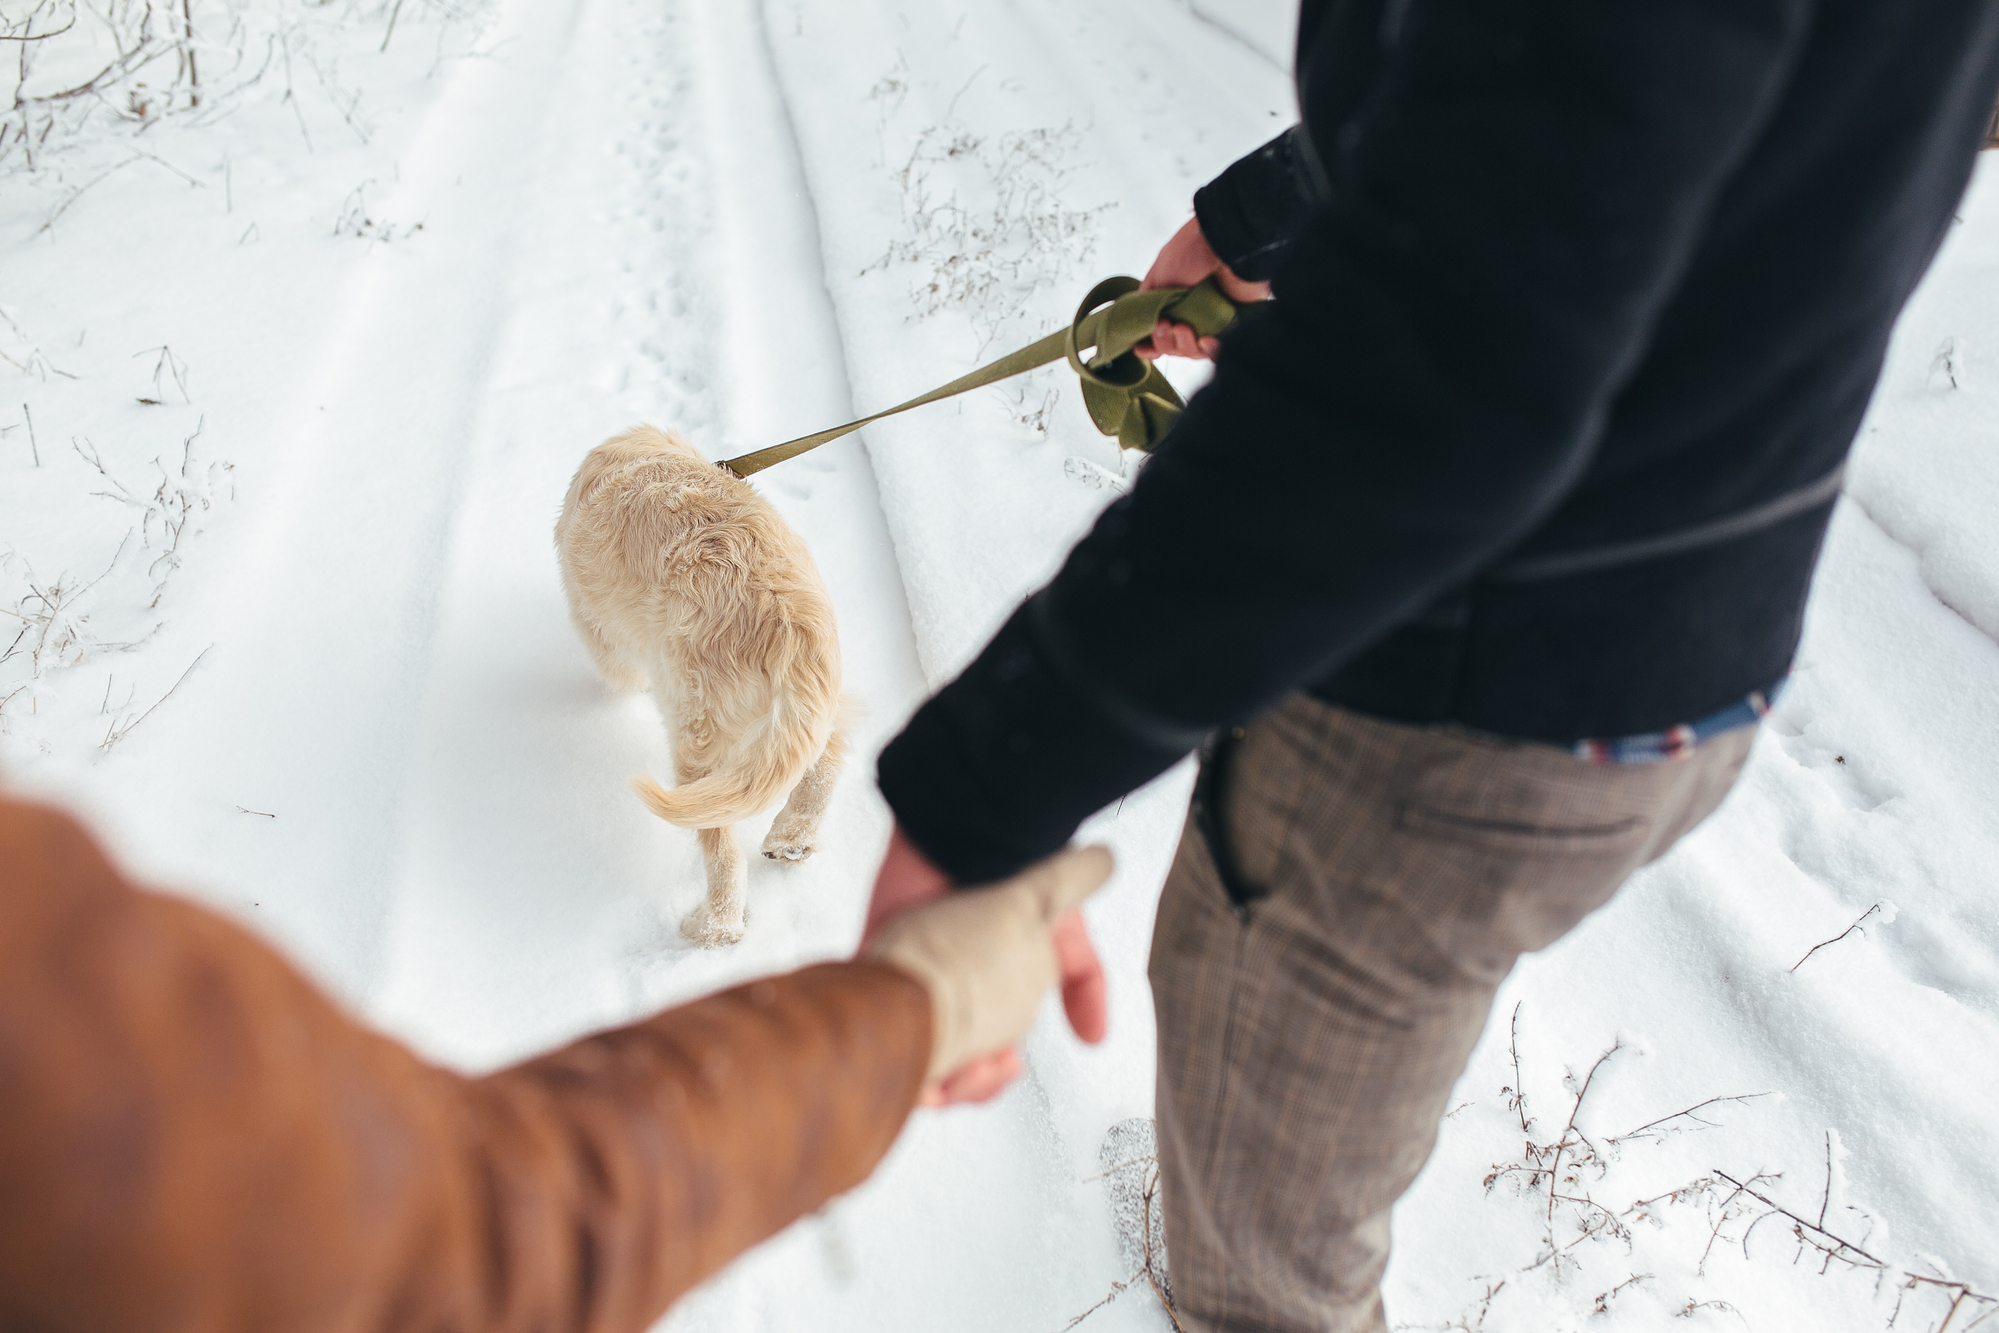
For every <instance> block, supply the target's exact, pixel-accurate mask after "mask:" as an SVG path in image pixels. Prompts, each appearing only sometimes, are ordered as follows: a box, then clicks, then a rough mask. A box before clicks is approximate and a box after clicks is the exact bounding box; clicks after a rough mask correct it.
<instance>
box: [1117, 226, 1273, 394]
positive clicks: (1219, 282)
mask: <svg viewBox="0 0 1999 1333" xmlns="http://www.w3.org/2000/svg"><path fill="white" fill-rule="evenodd" d="M1209 274H1214V275H1216V279H1215V285H1216V286H1218V287H1220V288H1221V289H1222V295H1224V296H1226V297H1228V298H1229V300H1231V301H1234V302H1235V303H1236V304H1237V305H1244V304H1247V303H1249V302H1252V301H1267V300H1269V299H1270V284H1269V283H1267V282H1248V281H1245V280H1244V279H1242V278H1238V277H1237V276H1236V275H1235V270H1233V269H1231V268H1230V267H1229V266H1228V265H1227V264H1224V263H1223V262H1222V259H1221V256H1220V255H1218V254H1216V253H1215V252H1214V249H1213V247H1211V246H1210V245H1209V244H1208V238H1207V237H1206V236H1203V235H1202V234H1201V222H1200V219H1198V218H1188V219H1187V225H1186V226H1184V227H1182V228H1180V230H1178V231H1176V232H1174V233H1173V237H1172V239H1171V240H1169V241H1167V242H1166V244H1165V246H1163V247H1162V248H1161V249H1160V251H1159V257H1158V258H1157V259H1155V260H1153V261H1152V267H1151V269H1150V270H1148V271H1147V273H1146V275H1145V281H1144V283H1142V284H1141V285H1140V289H1141V290H1144V291H1151V290H1153V289H1155V288H1159V287H1192V286H1194V285H1195V284H1196V283H1198V282H1200V281H1201V279H1203V278H1205V277H1207V276H1208V275H1209ZM1221 346H1222V344H1221V340H1220V339H1219V338H1203V337H1201V336H1200V335H1199V334H1197V333H1195V332H1194V330H1193V329H1191V328H1189V327H1188V326H1187V325H1185V324H1173V323H1169V322H1167V321H1166V320H1163V319H1162V320H1160V321H1159V323H1158V324H1157V325H1155V326H1154V327H1153V330H1152V336H1151V337H1150V338H1147V339H1146V340H1145V341H1144V342H1142V343H1140V344H1139V345H1138V346H1136V347H1134V348H1132V350H1133V351H1134V352H1136V353H1138V355H1139V356H1140V357H1141V358H1143V359H1144V360H1147V361H1150V360H1153V359H1154V358H1155V357H1161V356H1184V357H1187V358H1189V359H1191V360H1195V361H1211V360H1213V359H1214V356H1215V353H1216V352H1218V351H1220V350H1221Z"/></svg>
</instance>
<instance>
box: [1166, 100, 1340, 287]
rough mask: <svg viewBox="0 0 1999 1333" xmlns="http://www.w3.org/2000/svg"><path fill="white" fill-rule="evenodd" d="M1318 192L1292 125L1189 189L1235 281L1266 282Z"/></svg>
mask: <svg viewBox="0 0 1999 1333" xmlns="http://www.w3.org/2000/svg"><path fill="white" fill-rule="evenodd" d="M1321 194H1322V187H1321V184H1320V183H1319V182H1318V181H1317V180H1316V177H1315V172H1314V158H1313V155H1312V151H1311V141H1310V140H1309V139H1307V138H1305V137H1304V136H1303V134H1302V132H1301V131H1300V129H1299V128H1298V127H1297V126H1295V125H1294V126H1292V127H1291V128H1290V129H1288V130H1286V131H1284V133H1282V134H1280V135H1278V136H1277V137H1276V138H1275V139H1272V140H1271V141H1270V142H1269V143H1267V144H1265V145H1263V147H1261V148H1259V149H1257V150H1256V151H1255V152H1253V153H1249V154H1247V155H1246V156H1244V157H1241V158H1239V159H1237V160H1236V161H1235V162H1233V163H1231V164H1230V166H1229V167H1228V169H1227V170H1225V171H1223V172H1222V174H1221V175H1219V176H1217V177H1215V178H1214V179H1213V180H1211V181H1209V182H1208V183H1207V184H1206V185H1203V186H1202V187H1201V188H1200V189H1198V190H1196V191H1194V216H1195V217H1197V218H1199V219H1200V222H1201V235H1202V236H1204V237H1205V238H1206V239H1207V242H1208V245H1209V247H1210V248H1211V249H1213V250H1214V252H1215V253H1216V254H1217V255H1219V256H1221V260H1222V262H1223V263H1224V264H1227V265H1228V266H1229V268H1230V269H1231V270H1233V271H1234V273H1235V275H1236V276H1237V277H1239V278H1246V279H1248V280H1249V281H1251V282H1268V281H1269V280H1270V278H1271V276H1272V275H1273V274H1274V273H1275V272H1276V271H1277V261H1278V260H1279V259H1280V258H1281V257H1282V255H1283V253H1284V251H1285V250H1287V249H1288V248H1289V247H1290V245H1291V238H1292V236H1293V235H1294V234H1295V233H1296V232H1297V230H1298V228H1299V227H1300V226H1301V225H1302V224H1303V223H1304V220H1305V215H1306V214H1307V213H1308V212H1309V211H1310V209H1311V207H1312V204H1313V201H1314V200H1315V199H1318V198H1319V197H1320V196H1321Z"/></svg>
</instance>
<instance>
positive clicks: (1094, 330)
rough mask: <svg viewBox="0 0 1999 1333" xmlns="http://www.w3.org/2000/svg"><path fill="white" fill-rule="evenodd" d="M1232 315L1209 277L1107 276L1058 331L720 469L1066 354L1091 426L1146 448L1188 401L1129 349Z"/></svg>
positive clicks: (1212, 330) (814, 443) (1207, 327)
mask: <svg viewBox="0 0 1999 1333" xmlns="http://www.w3.org/2000/svg"><path fill="white" fill-rule="evenodd" d="M1235 313H1236V310H1235V305H1234V303H1233V302H1231V301H1230V300H1229V298H1228V297H1226V296H1224V295H1222V293H1221V290H1220V289H1219V288H1218V287H1216V286H1215V283H1214V279H1213V278H1209V279H1206V280H1205V281H1203V282H1202V283H1201V284H1200V285H1199V286H1195V287H1166V288H1157V289H1155V290H1152V291H1140V290H1139V285H1138V279H1137V278H1124V277H1120V278H1106V279H1104V280H1103V281H1102V282H1100V283H1098V284H1097V285H1096V286H1094V287H1092V288H1090V294H1089V295H1088V296H1085V297H1084V298H1083V304H1082V305H1080V306H1078V307H1077V308H1076V318H1075V319H1074V320H1072V321H1070V324H1069V327H1068V328H1066V329H1063V330H1061V331H1060V332H1057V333H1051V334H1049V335H1048V336H1047V337H1046V338H1043V339H1041V340H1040V341H1039V342H1036V343H1033V344H1030V345H1029V346H1026V347H1023V348H1021V349H1020V350H1019V351H1017V352H1013V353H1010V354H1008V355H1006V356H1003V357H1001V358H1000V359H999V360H997V361H994V362H991V363H989V364H987V365H983V366H980V367H979V368H978V369H977V370H975V371H973V372H972V373H971V374H969V375H965V376H962V377H961V378H958V379H955V380H952V381H951V382H950V383H949V384H945V385H942V386H940V387H938V388H935V389H932V390H931V391H930V392H929V393H926V394H923V395H922V396H921V397H917V398H912V399H910V400H909V401H908V402H906V403H900V404H898V405H896V406H895V407H891V408H889V409H888V410H887V411H885V412H877V413H875V414H874V415H873V416H871V417H862V418H861V419H860V420H859V421H849V422H848V423H847V424H846V425H844V426H835V427H833V428H832V429H831V430H822V431H820V432H819V433H818V434H816V435H801V436H800V437H799V438H797V439H795V440H786V441H785V442H784V443H783V444H773V445H771V446H770V447H769V448H768V449H759V450H757V451H756V452H755V453H750V454H744V455H742V456H741V457H740V458H729V459H724V460H723V461H722V462H721V463H720V464H718V466H720V467H722V468H725V469H727V470H728V471H729V472H732V473H734V474H735V475H736V476H738V477H747V476H749V475H750V474H751V473H753V472H761V471H763V470H764V469H765V468H767V467H769V466H771V464H773V463H782V462H784V460H786V459H787V458H796V457H798V455H800V454H802V453H804V452H805V451H806V450H808V449H817V448H818V447H819V446H820V445H822V444H825V443H827V442H828V441H831V440H837V439H839V438H840V437H841V436H842V435H847V434H850V433H852V432H854V431H857V430H859V429H860V428H861V427H863V426H866V425H868V424H870V423H872V422H876V421H880V420H881V419H882V418H884V417H892V416H894V415H895V414H896V413H898V412H907V411H909V410H910V409H911V408H913V407H922V406H923V405H924V404H925V403H934V402H938V401H939V400H941V399H945V398H954V397H956V396H957V395H959V394H961V393H968V392H970V391H971V390H973V389H980V388H984V387H985V386H986V385H988V384H997V383H999V382H1000V381H1001V380H1004V379H1011V378H1012V377H1013V376H1015V375H1019V374H1022V373H1024V372H1026V371H1030V370H1034V369H1037V368H1039V367H1041V366H1045V365H1049V364H1050V363H1052V362H1055V361H1060V360H1062V359H1063V358H1065V357H1066V358H1067V359H1068V362H1069V365H1070V366H1071V368H1073V369H1074V370H1075V372H1076V374H1077V375H1078V376H1080V377H1081V378H1082V382H1083V405H1084V406H1085V407H1087V408H1089V410H1090V420H1092V421H1094V422H1095V423H1096V425H1097V429H1098V430H1100V431H1102V432H1103V433H1104V434H1106V435H1115V436H1116V437H1117V442H1118V443H1119V444H1120V445H1122V446H1123V447H1124V448H1126V449H1144V450H1148V451H1149V450H1150V449H1151V448H1152V447H1153V446H1154V445H1156V444H1158V443H1159V442H1160V441H1161V440H1163V439H1165V438H1166V433H1167V432H1168V431H1170V430H1172V429H1173V423H1174V422H1175V421H1177V420H1179V418H1180V412H1181V410H1182V409H1183V408H1184V407H1186V404H1185V403H1184V402H1182V401H1181V399H1180V395H1179V394H1178V393H1176V392H1175V391H1174V389H1173V386H1172V385H1171V384H1169V383H1167V382H1166V377H1165V376H1164V375H1162V374H1160V373H1159V367H1158V366H1156V365H1154V364H1153V363H1152V362H1150V361H1147V360H1144V359H1142V358H1141V357H1139V356H1138V354H1137V353H1135V352H1133V351H1132V350H1131V349H1132V348H1134V347H1136V346H1137V345H1138V344H1139V343H1141V342H1143V341H1144V340H1145V339H1147V338H1150V337H1151V336H1152V329H1153V326H1154V325H1156V324H1157V323H1158V322H1159V321H1160V320H1162V319H1165V320H1170V321H1172V322H1173V323H1176V324H1186V325H1188V326H1189V327H1191V328H1192V329H1193V330H1194V332H1195V333H1197V334H1199V335H1200V336H1201V337H1203V338H1209V337H1213V336H1214V335H1216V334H1219V333H1220V332H1221V331H1222V330H1223V329H1226V328H1227V327H1228V326H1229V324H1230V322H1231V321H1233V320H1234V319H1235ZM1086 351H1087V352H1089V353H1090V355H1089V357H1088V359H1087V360H1086V359H1085V358H1084V356H1083V353H1084V352H1086Z"/></svg>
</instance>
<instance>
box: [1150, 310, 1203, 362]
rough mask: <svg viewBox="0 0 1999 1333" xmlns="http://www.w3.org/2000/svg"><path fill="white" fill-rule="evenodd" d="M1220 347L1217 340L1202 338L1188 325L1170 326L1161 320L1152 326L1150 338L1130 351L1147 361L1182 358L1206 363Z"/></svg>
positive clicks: (1170, 324)
mask: <svg viewBox="0 0 1999 1333" xmlns="http://www.w3.org/2000/svg"><path fill="white" fill-rule="evenodd" d="M1148 343H1149V344H1150V346H1148V345H1147V344H1148ZM1221 345H1222V344H1221V341H1220V340H1219V339H1216V338H1203V337H1201V336H1200V335H1198V334H1196V333H1195V332H1194V330H1193V329H1192V328H1191V327H1189V326H1188V325H1185V324H1172V323H1168V322H1167V321H1166V320H1163V319H1162V320H1160V321H1159V322H1158V323H1157V324H1155V325H1153V326H1152V337H1150V338H1148V339H1147V340H1146V342H1144V343H1140V344H1139V345H1138V346H1137V347H1135V348H1133V349H1132V350H1133V351H1135V352H1137V353H1138V354H1139V356H1140V357H1142V358H1143V359H1145V360H1147V361H1151V360H1154V359H1156V358H1158V357H1162V356H1184V357H1186V358H1187V359H1188V360H1190V361H1208V360H1211V359H1213V357H1214V355H1215V352H1216V351H1217V350H1219V349H1220V347H1221Z"/></svg>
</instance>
